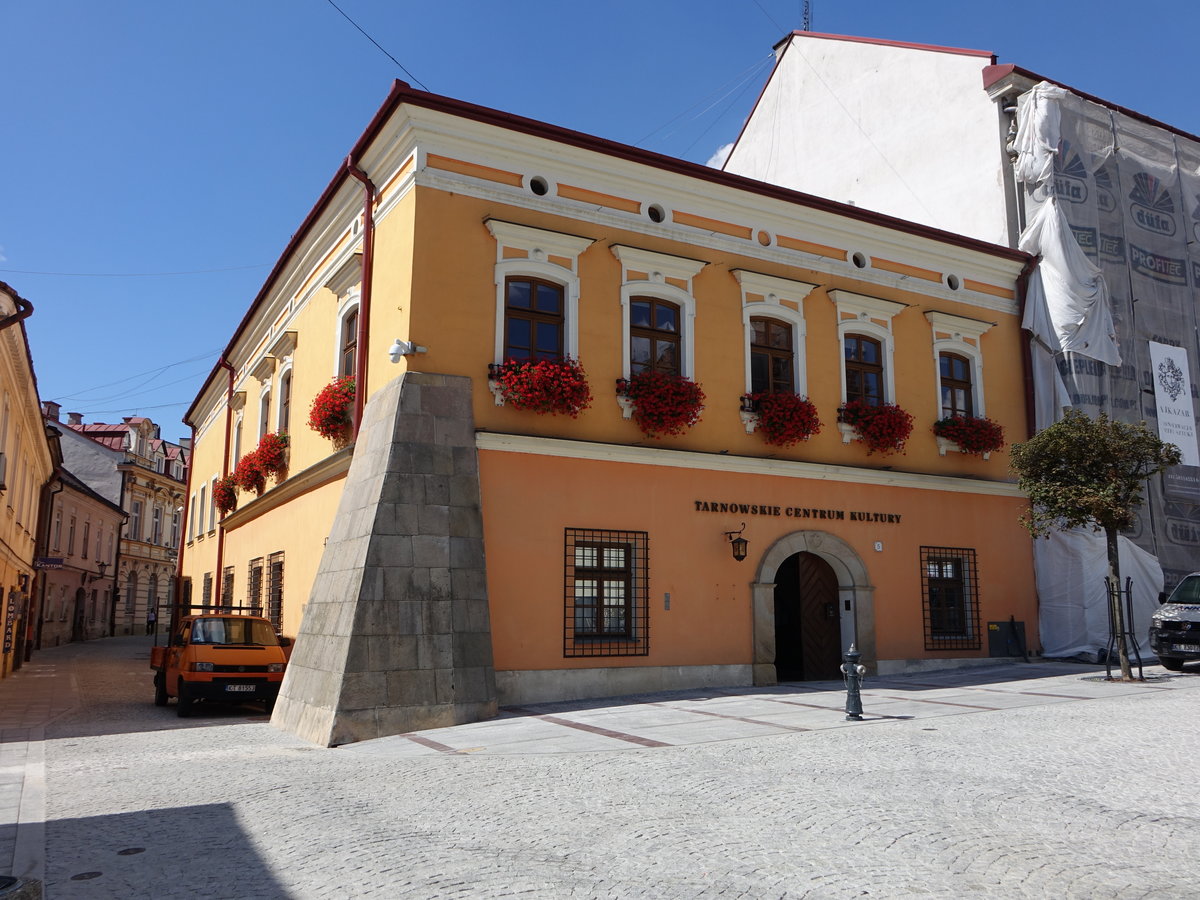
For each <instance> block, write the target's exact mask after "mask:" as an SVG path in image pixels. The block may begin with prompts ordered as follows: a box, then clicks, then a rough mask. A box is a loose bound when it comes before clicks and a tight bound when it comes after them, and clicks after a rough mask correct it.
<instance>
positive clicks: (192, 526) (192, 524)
mask: <svg viewBox="0 0 1200 900" xmlns="http://www.w3.org/2000/svg"><path fill="white" fill-rule="evenodd" d="M197 508H198V507H197V504H196V495H195V494H192V496H191V497H190V498H188V533H187V539H188V543H191V542H192V541H193V540H194V539H195V537H196V509H197Z"/></svg>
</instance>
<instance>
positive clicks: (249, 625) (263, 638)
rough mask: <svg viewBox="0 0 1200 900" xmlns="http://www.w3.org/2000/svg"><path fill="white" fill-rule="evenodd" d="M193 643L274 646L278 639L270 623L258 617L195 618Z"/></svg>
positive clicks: (277, 643)
mask: <svg viewBox="0 0 1200 900" xmlns="http://www.w3.org/2000/svg"><path fill="white" fill-rule="evenodd" d="M192 643H193V644H243V645H244V644H257V645H261V646H266V647H276V646H278V645H279V639H278V638H277V637H276V636H275V632H274V630H273V629H272V628H271V625H270V623H268V622H263V621H261V620H259V619H238V618H218V617H214V618H211V619H197V620H196V621H195V622H193V623H192Z"/></svg>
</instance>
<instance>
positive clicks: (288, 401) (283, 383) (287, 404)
mask: <svg viewBox="0 0 1200 900" xmlns="http://www.w3.org/2000/svg"><path fill="white" fill-rule="evenodd" d="M291 414H292V371H291V369H288V371H287V372H285V373H284V374H283V377H281V378H280V379H279V427H278V428H277V429H276V431H283V432H286V431H287V430H288V425H289V424H290V422H289V419H290V418H291Z"/></svg>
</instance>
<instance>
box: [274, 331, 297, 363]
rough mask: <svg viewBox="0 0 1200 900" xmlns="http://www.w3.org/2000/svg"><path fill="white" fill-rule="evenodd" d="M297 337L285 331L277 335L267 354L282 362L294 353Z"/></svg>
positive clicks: (293, 333)
mask: <svg viewBox="0 0 1200 900" xmlns="http://www.w3.org/2000/svg"><path fill="white" fill-rule="evenodd" d="M297 337H298V334H297V332H295V331H285V332H283V333H282V334H280V335H279V337H278V338H277V339H276V341H275V343H274V344H272V345H271V347H270V349H269V350H268V351H267V352H268V353H270V354H271V355H272V356H273V357H275V358H276V359H278V360H279V361H281V362H282V361H283V360H285V359H287V358H288V357H289V356H291V355H292V354H293V353H294V352H295V350H296V342H297Z"/></svg>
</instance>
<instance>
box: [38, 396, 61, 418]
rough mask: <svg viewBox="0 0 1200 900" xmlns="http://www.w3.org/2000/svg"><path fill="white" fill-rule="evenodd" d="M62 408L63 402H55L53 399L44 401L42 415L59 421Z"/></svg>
mask: <svg viewBox="0 0 1200 900" xmlns="http://www.w3.org/2000/svg"><path fill="white" fill-rule="evenodd" d="M61 409H62V404H60V403H55V402H54V401H53V400H43V401H42V415H44V416H45V417H46V418H47V419H53V420H54V421H55V422H57V421H58V413H59V410H61Z"/></svg>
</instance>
